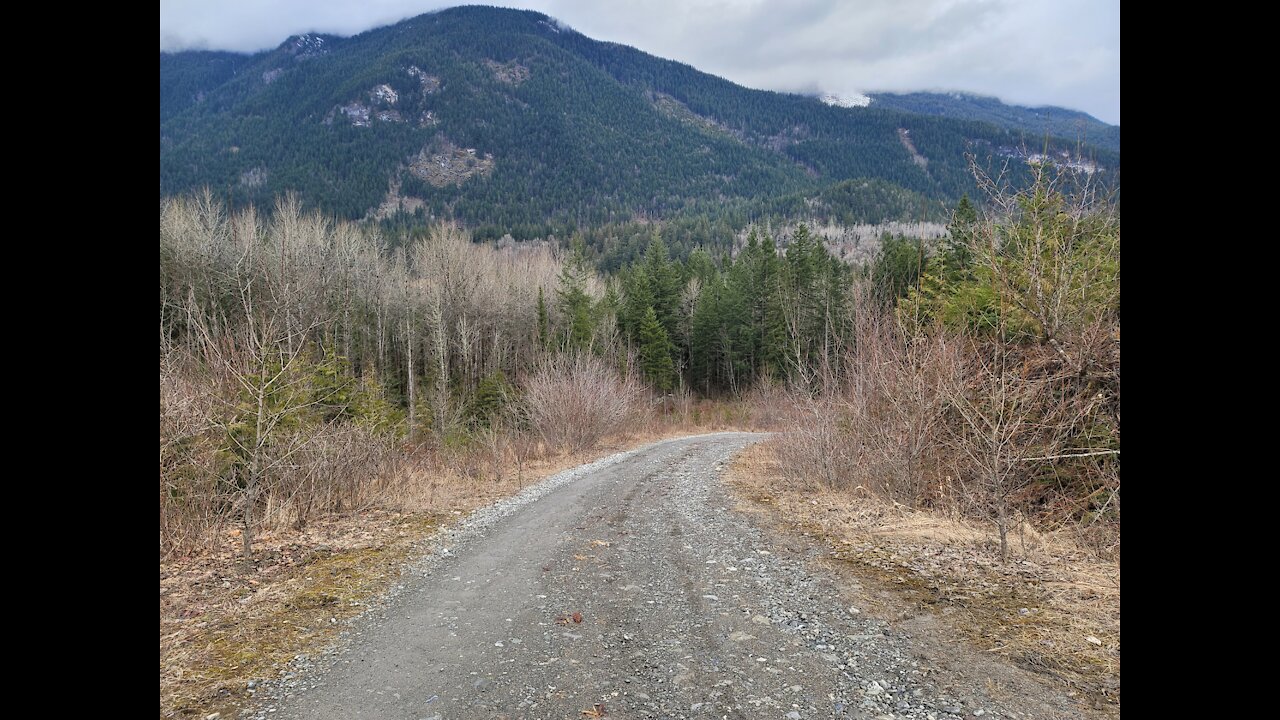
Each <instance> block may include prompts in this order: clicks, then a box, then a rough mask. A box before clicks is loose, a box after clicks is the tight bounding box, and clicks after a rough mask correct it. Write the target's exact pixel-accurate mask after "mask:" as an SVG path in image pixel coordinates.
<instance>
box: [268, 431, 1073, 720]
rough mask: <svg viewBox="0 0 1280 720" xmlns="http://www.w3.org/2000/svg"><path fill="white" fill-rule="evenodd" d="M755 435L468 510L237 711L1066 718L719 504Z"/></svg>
mask: <svg viewBox="0 0 1280 720" xmlns="http://www.w3.org/2000/svg"><path fill="white" fill-rule="evenodd" d="M761 437H762V436H760V435H753V434H748V433H718V434H714V435H703V436H695V437H688V438H680V439H677V440H669V441H665V442H660V443H655V444H653V445H649V446H647V447H644V448H640V449H638V450H634V451H631V452H627V453H621V454H619V455H615V456H613V457H610V458H606V459H604V460H600V461H597V462H595V463H591V464H590V465H585V466H582V467H580V468H575V469H574V470H570V471H566V472H564V473H561V474H559V475H557V476H554V477H552V478H549V479H547V480H546V481H544V482H543V483H541V484H539V485H537V486H534V487H532V488H529V489H528V490H526V492H525V493H522V494H521V495H519V496H517V497H515V498H511V499H508V500H505V501H503V502H501V503H498V504H497V505H495V506H491V507H489V508H485V509H483V510H480V511H477V512H476V513H475V514H473V515H472V516H471V517H470V518H468V519H467V520H466V521H464V522H463V523H461V524H460V525H459V526H458V527H457V528H455V529H454V530H453V531H451V532H448V533H443V534H441V535H440V536H439V540H440V546H439V547H438V548H437V552H435V553H433V554H432V555H431V556H429V557H428V558H426V559H424V560H422V561H421V562H420V563H419V564H417V565H415V566H414V567H413V568H411V572H410V573H408V574H407V575H406V580H405V581H404V583H403V584H402V585H401V586H399V587H398V588H397V591H396V592H394V593H393V595H392V596H391V597H390V598H389V599H388V600H387V601H386V603H385V604H384V605H383V606H382V607H381V608H380V609H378V610H377V611H375V612H371V613H368V614H366V616H365V617H363V618H362V619H360V620H359V621H357V623H356V625H355V626H354V627H353V628H352V630H351V631H350V632H349V633H348V635H347V639H346V641H345V643H344V644H343V646H342V647H340V648H339V649H337V650H335V651H334V652H333V653H331V654H330V655H328V656H326V657H324V658H320V659H316V660H314V661H303V662H301V663H299V664H298V667H296V668H295V673H294V675H293V676H292V677H291V678H290V679H289V680H287V681H286V682H283V683H279V684H276V685H275V686H274V687H273V688H272V689H271V691H270V692H269V693H264V694H267V695H268V696H273V697H274V699H273V700H266V701H264V702H262V703H261V704H260V705H259V707H257V708H256V709H254V710H253V711H251V713H250V714H252V715H256V716H258V717H270V718H314V719H318V720H319V719H326V720H327V719H333V720H339V719H342V720H346V719H349V718H369V719H378V720H391V719H395V720H454V719H457V718H530V719H533V718H547V719H554V720H566V719H568V720H575V719H576V720H583V719H584V718H593V717H605V718H615V719H618V720H621V719H625V718H778V719H780V720H797V719H799V718H876V719H881V720H882V719H884V718H934V719H937V720H943V719H946V718H952V717H974V716H977V717H1077V716H1078V715H1077V713H1076V711H1075V710H1074V709H1073V708H1074V705H1072V704H1071V702H1070V701H1069V700H1068V699H1067V698H1064V697H1058V696H1056V695H1055V694H1054V693H1052V692H1049V691H1047V690H1045V691H1044V692H1038V693H1036V694H1035V697H1027V695H1026V693H1025V692H1020V693H1019V692H1015V693H1012V694H1011V693H1010V692H1009V690H1010V688H1008V687H1005V688H1004V690H1005V691H1004V692H1000V685H1001V683H1000V682H995V683H994V684H993V683H992V681H991V679H990V676H989V675H987V676H986V682H985V683H984V682H981V681H979V680H978V679H976V678H975V677H974V675H973V673H969V674H966V673H965V669H966V668H965V667H954V666H955V665H956V663H959V665H961V666H964V665H965V661H964V659H963V656H961V658H960V660H956V658H955V657H952V658H951V661H950V664H951V665H952V666H953V667H952V668H951V669H948V668H946V667H940V665H942V666H945V665H948V663H946V662H943V663H939V662H936V661H931V660H925V659H923V658H925V657H933V658H934V660H936V651H937V647H936V646H937V643H933V645H932V646H931V648H932V650H931V652H934V655H932V656H930V655H928V654H925V655H922V654H920V653H919V652H917V647H916V645H917V642H918V640H917V638H913V637H909V636H907V635H904V634H903V633H902V632H899V631H896V630H893V629H892V628H890V626H889V625H887V624H886V623H885V622H883V621H881V620H877V619H873V618H869V617H868V616H867V614H865V613H860V612H858V611H857V608H856V606H855V605H854V603H856V601H857V595H856V588H855V589H854V590H851V589H850V587H848V586H847V585H846V584H843V582H842V581H840V580H838V579H836V578H833V577H830V576H829V575H827V574H826V573H824V572H823V571H821V570H817V569H814V568H813V567H806V563H805V560H806V558H807V554H808V553H811V552H812V551H811V550H808V549H794V548H789V547H788V546H787V542H786V541H784V540H781V539H778V538H774V537H772V536H771V535H770V534H769V533H767V532H765V531H763V530H761V529H759V528H758V527H756V526H755V525H754V524H753V522H752V521H751V520H750V519H748V518H746V517H745V516H743V515H741V514H738V513H735V512H734V511H733V510H732V509H731V506H732V500H731V499H730V498H729V496H728V493H727V491H726V490H725V489H724V488H723V487H722V486H721V485H720V483H719V481H718V479H719V475H720V472H721V470H722V469H723V466H724V464H725V463H726V462H727V461H728V460H729V458H731V457H732V455H733V454H734V453H735V452H736V451H738V450H740V449H741V448H743V447H744V446H745V445H747V444H748V443H751V442H753V441H755V440H757V439H759V438H761ZM975 662H979V663H981V662H990V661H986V660H980V661H975ZM971 669H972V668H970V670H971ZM978 674H982V673H978ZM1019 682H1021V681H1019ZM1014 685H1015V687H1016V686H1017V683H1014Z"/></svg>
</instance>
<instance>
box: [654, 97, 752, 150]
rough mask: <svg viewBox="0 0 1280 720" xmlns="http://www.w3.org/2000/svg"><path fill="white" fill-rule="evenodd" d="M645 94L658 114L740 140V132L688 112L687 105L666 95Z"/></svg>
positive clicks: (716, 121)
mask: <svg viewBox="0 0 1280 720" xmlns="http://www.w3.org/2000/svg"><path fill="white" fill-rule="evenodd" d="M647 94H648V96H649V102H651V103H653V107H654V108H656V109H657V110H658V112H660V113H662V114H663V115H666V116H667V117H669V118H673V119H675V120H679V121H680V122H682V123H685V124H687V125H692V126H694V127H698V128H702V129H703V130H707V131H709V132H714V133H719V134H722V135H729V136H731V137H734V138H737V139H738V140H742V134H741V133H740V132H737V131H734V130H732V129H730V128H729V127H728V126H727V125H724V124H722V123H721V122H719V121H718V120H716V119H715V118H709V117H706V116H703V115H699V114H698V113H696V112H694V111H692V110H690V109H689V106H688V105H685V104H684V103H682V102H680V101H679V100H677V99H676V98H674V97H672V96H670V95H668V94H666V93H660V92H656V91H650V92H649V93H647Z"/></svg>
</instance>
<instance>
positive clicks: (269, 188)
mask: <svg viewBox="0 0 1280 720" xmlns="http://www.w3.org/2000/svg"><path fill="white" fill-rule="evenodd" d="M883 105H885V103H883V102H881V103H875V102H873V103H872V104H871V106H869V107H856V106H855V107H837V106H831V105H828V104H826V103H824V102H822V101H820V100H818V99H816V98H812V97H805V96H801V95H792V94H785V93H776V92H768V91H762V90H751V89H747V88H744V87H741V86H739V85H735V84H733V83H731V82H729V81H727V80H724V79H722V78H718V77H715V76H712V75H708V74H706V73H703V72H699V71H698V70H696V69H694V68H692V67H690V66H688V65H684V64H681V63H677V62H673V61H670V60H663V59H661V58H657V57H654V56H652V55H648V54H646V53H644V52H641V51H639V50H636V49H634V48H630V47H626V46H623V45H618V44H615V43H607V42H600V41H596V40H592V39H591V38H588V37H586V36H584V35H582V34H581V33H578V32H575V31H573V30H571V29H569V28H567V27H564V26H563V25H561V24H560V23H558V22H557V21H555V20H554V19H552V18H550V17H548V16H546V15H542V14H540V13H536V12H530V11H521V10H507V9H497V8H487V7H460V8H453V9H449V10H443V11H440V12H436V13H431V14H427V15H422V16H419V17H415V18H411V19H409V20H405V21H403V22H400V23H397V24H395V25H390V26H387V27H382V28H377V29H374V30H370V31H368V32H365V33H361V34H359V35H356V36H353V37H349V38H341V37H335V36H328V35H301V36H295V37H292V38H289V39H288V40H286V41H285V42H284V43H283V44H281V45H280V46H279V47H277V48H275V49H273V50H267V51H263V52H260V53H257V54H253V55H237V54H234V53H224V52H179V53H161V55H160V193H161V195H162V196H164V195H168V194H174V193H183V192H188V191H191V190H194V189H197V188H200V187H206V186H207V187H209V188H211V189H212V190H213V191H214V192H215V193H217V194H218V195H219V196H222V197H225V198H226V199H228V200H229V201H231V202H232V203H235V204H244V203H248V202H254V203H257V204H260V205H266V204H269V203H270V202H271V200H272V198H273V197H274V196H276V195H278V194H280V193H283V192H287V191H292V192H296V193H298V194H299V195H300V196H301V198H302V199H303V200H304V201H305V202H307V203H309V204H311V205H314V206H318V207H320V208H322V209H324V210H326V211H328V212H331V213H334V214H336V215H338V216H341V217H346V218H364V217H371V218H385V217H388V216H390V215H392V214H394V213H395V212H396V211H397V210H404V211H405V212H407V213H410V214H412V215H414V216H416V217H423V216H435V217H453V218H456V219H459V220H461V221H462V222H464V223H466V224H467V225H469V226H470V227H471V228H473V229H474V230H475V231H476V233H477V235H478V236H479V237H497V236H499V235H502V234H505V233H511V234H512V235H514V236H515V237H516V238H518V239H519V238H526V237H535V236H545V235H547V234H550V233H563V232H566V231H568V230H572V229H573V228H578V227H584V226H600V225H602V224H606V223H614V222H619V221H625V220H635V219H638V220H648V219H655V218H671V217H677V216H682V217H689V216H692V215H699V216H711V217H720V218H723V217H724V216H725V213H734V217H735V218H745V217H753V218H759V217H762V216H796V215H803V214H813V213H818V214H821V215H824V216H828V217H833V218H839V219H841V220H842V221H860V222H882V221H887V220H895V219H920V218H926V217H933V218H936V217H940V216H942V215H943V214H944V212H945V207H946V206H947V205H948V204H950V203H953V202H954V201H955V200H957V199H958V198H959V197H960V196H961V195H962V194H964V193H970V194H973V193H974V192H975V190H976V188H975V186H974V182H973V179H972V177H971V174H970V170H969V164H968V159H967V154H968V153H972V154H974V155H976V156H977V157H978V160H979V162H980V163H993V164H996V163H1000V162H1002V161H1003V160H1004V159H1005V158H1007V157H1019V158H1027V157H1029V156H1031V155H1032V154H1033V153H1043V152H1044V151H1045V148H1046V141H1045V138H1044V137H1043V136H1042V134H1041V133H1040V132H1039V131H1036V132H1028V131H1024V130H1023V129H1020V128H1012V127H1008V126H1001V125H998V124H994V123H992V122H986V121H982V120H981V119H973V118H962V117H950V116H946V115H935V114H925V113H921V112H917V111H906V110H903V109H898V108H894V107H882V106H883ZM1028 148H1029V149H1028ZM1048 148H1049V153H1051V154H1060V155H1062V157H1063V158H1065V159H1066V160H1068V161H1069V162H1073V163H1077V164H1079V165H1080V166H1081V167H1085V168H1086V169H1087V170H1088V171H1089V172H1090V173H1097V172H1100V173H1101V175H1099V177H1102V178H1109V177H1113V174H1114V172H1115V171H1116V170H1118V168H1119V162H1120V159H1119V153H1118V152H1117V151H1115V150H1110V149H1105V148H1099V147H1094V146H1089V145H1086V146H1078V144H1077V143H1076V142H1075V139H1074V136H1070V137H1068V138H1066V139H1062V140H1057V139H1054V140H1051V141H1049V142H1048ZM1081 157H1083V158H1087V161H1084V164H1081ZM1013 166H1014V167H1015V169H1016V170H1015V171H1016V172H1025V164H1024V163H1013ZM397 217H399V218H404V217H405V216H404V215H398V216H397Z"/></svg>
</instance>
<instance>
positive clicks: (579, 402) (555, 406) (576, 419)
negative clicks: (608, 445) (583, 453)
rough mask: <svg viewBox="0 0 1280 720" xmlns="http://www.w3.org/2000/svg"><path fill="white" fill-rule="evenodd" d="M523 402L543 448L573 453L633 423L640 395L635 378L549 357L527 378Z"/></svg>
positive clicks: (575, 357) (585, 358) (574, 358)
mask: <svg viewBox="0 0 1280 720" xmlns="http://www.w3.org/2000/svg"><path fill="white" fill-rule="evenodd" d="M523 402H524V404H525V407H526V409H527V412H528V416H529V421H530V423H531V425H532V427H534V428H535V429H536V430H537V432H538V433H540V434H541V435H542V437H543V438H544V439H545V440H546V441H547V444H548V445H550V446H551V447H554V448H558V449H568V450H570V451H575V452H576V451H579V450H585V449H588V448H591V447H594V446H595V444H596V443H597V442H599V441H600V439H601V438H602V437H605V436H606V435H612V434H615V433H618V432H621V431H622V430H623V429H624V428H626V427H627V426H628V425H629V424H630V423H632V422H633V421H634V420H635V419H636V418H637V417H638V415H639V414H640V412H641V408H642V407H643V390H642V385H641V383H640V381H639V380H638V379H637V378H636V377H635V376H634V375H626V376H624V375H622V374H620V373H619V372H618V371H617V370H615V369H614V368H613V367H611V366H610V365H608V364H607V363H606V362H605V361H604V360H602V359H600V358H597V357H595V356H592V355H588V354H564V355H555V356H551V357H548V358H547V359H545V360H544V361H543V362H542V364H541V365H540V366H539V367H538V369H537V370H536V371H535V372H534V373H533V374H531V375H530V376H529V377H528V379H527V380H526V381H525V387H524V398H523Z"/></svg>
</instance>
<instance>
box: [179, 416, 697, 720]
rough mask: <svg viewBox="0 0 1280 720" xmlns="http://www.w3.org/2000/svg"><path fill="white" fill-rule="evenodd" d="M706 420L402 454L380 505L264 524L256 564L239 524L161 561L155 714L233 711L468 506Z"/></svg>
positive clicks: (362, 605)
mask: <svg viewBox="0 0 1280 720" xmlns="http://www.w3.org/2000/svg"><path fill="white" fill-rule="evenodd" d="M708 416H710V417H715V418H721V417H722V414H720V413H708ZM708 429H709V428H708V427H707V426H695V425H691V424H689V423H687V422H683V421H681V420H680V419H679V418H677V417H665V418H663V417H659V418H657V419H654V420H651V421H650V422H649V423H648V424H646V425H645V426H644V427H643V428H642V429H640V430H639V431H637V432H635V433H632V434H630V435H628V436H626V437H620V438H614V439H612V440H611V441H609V442H608V443H606V444H604V445H603V446H601V447H599V448H597V449H596V450H593V451H585V452H579V453H574V454H553V455H549V456H546V455H545V453H546V451H545V448H537V449H536V450H535V452H534V453H532V454H533V455H534V457H537V458H538V459H531V460H529V461H528V462H526V463H525V466H524V470H523V473H520V472H517V470H516V468H515V467H514V465H512V464H511V460H510V457H509V456H508V457H506V458H505V459H504V460H501V461H500V462H501V463H503V464H502V465H500V466H499V467H498V468H496V470H495V468H494V467H492V466H486V465H485V464H484V463H483V462H482V461H477V463H476V464H477V465H478V467H471V468H470V471H468V467H467V466H468V463H465V462H457V460H458V459H456V458H455V459H454V460H455V463H454V464H452V465H444V466H442V465H441V464H440V463H439V459H438V458H422V459H421V462H417V463H413V462H411V463H409V466H410V468H411V469H410V470H408V478H407V480H406V482H404V483H403V485H402V487H403V488H404V492H403V493H401V494H400V495H398V496H397V497H395V498H389V499H387V500H386V501H384V502H382V503H381V505H380V507H377V508H372V509H366V510H363V511H360V512H358V513H352V514H349V515H345V516H341V517H329V518H325V519H322V520H317V521H314V522H312V523H309V524H308V525H307V526H306V529H305V530H301V531H299V530H293V529H287V528H277V529H274V530H269V531H265V532H263V533H262V534H260V535H259V536H258V538H257V540H256V542H255V549H256V554H255V563H254V565H253V567H252V568H249V569H246V568H245V567H244V565H243V562H242V560H241V559H240V557H239V556H238V555H237V552H238V550H239V534H238V533H239V531H238V530H234V529H226V530H224V531H223V532H221V533H220V534H219V535H218V537H217V539H216V542H213V543H210V544H208V546H207V549H206V550H204V551H203V552H199V553H196V554H189V555H177V556H172V557H168V558H165V559H162V561H161V563H160V717H162V718H193V717H199V718H203V717H205V716H206V715H207V714H209V713H214V712H220V713H222V716H223V717H234V716H235V712H236V711H237V710H238V709H239V708H241V707H243V706H244V705H246V704H247V703H248V702H250V701H251V700H252V697H253V692H251V691H250V690H249V689H248V683H249V681H251V680H258V681H261V680H266V679H271V678H275V677H277V676H278V675H279V673H280V672H281V671H282V669H283V668H284V666H285V665H286V664H287V663H288V662H289V661H290V660H292V659H293V658H294V657H295V656H297V655H299V654H312V653H315V652H317V651H319V650H322V649H323V648H324V647H326V646H327V645H329V644H330V643H332V642H333V641H334V639H335V638H336V637H337V635H338V633H339V631H340V630H341V629H342V628H343V627H344V626H345V624H344V622H343V621H344V620H347V619H350V618H351V617H353V616H355V615H358V614H359V613H361V612H363V611H364V610H365V609H366V608H368V607H369V606H370V605H371V604H373V603H374V602H375V601H376V600H377V598H379V597H380V596H381V595H382V594H383V593H384V592H385V591H386V590H387V588H389V587H390V586H391V585H393V584H394V583H395V582H396V580H397V579H398V578H399V577H400V573H401V569H402V568H403V566H404V565H405V563H406V561H407V560H409V559H410V558H412V557H414V556H415V555H419V554H421V553H422V552H424V551H425V545H426V541H427V540H428V539H429V538H430V536H431V535H432V534H434V533H435V532H436V531H437V530H438V529H439V528H441V527H442V526H445V525H447V524H448V523H450V522H453V521H455V520H456V519H457V518H459V517H461V516H464V515H465V514H467V513H468V512H469V511H471V510H473V509H475V508H477V507H481V506H484V505H487V504H489V503H492V502H494V501H495V500H498V499H500V498H502V497H506V496H509V495H512V494H514V493H516V492H518V491H519V490H520V488H522V487H524V486H526V485H529V484H531V483H534V482H537V481H538V480H541V479H543V478H545V477H548V476H550V475H553V474H555V473H557V472H559V471H561V470H564V469H567V468H570V467H575V466H577V465H580V464H582V463H585V462H589V461H590V460H592V459H594V458H596V457H601V456H604V455H608V454H611V453H614V452H618V451H621V450H625V449H628V448H632V447H637V446H639V445H643V444H646V443H649V442H653V441H656V440H660V439H663V438H666V437H673V436H679V435H684V434H689V433H693V432H700V431H701V432H705V431H707V430H708Z"/></svg>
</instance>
